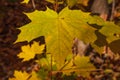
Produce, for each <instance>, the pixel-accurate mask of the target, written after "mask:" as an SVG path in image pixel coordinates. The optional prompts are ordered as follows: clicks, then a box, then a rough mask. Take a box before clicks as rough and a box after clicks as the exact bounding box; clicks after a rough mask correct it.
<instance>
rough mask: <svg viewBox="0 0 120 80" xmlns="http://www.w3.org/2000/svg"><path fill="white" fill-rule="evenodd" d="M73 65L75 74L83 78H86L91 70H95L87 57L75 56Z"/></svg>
mask: <svg viewBox="0 0 120 80" xmlns="http://www.w3.org/2000/svg"><path fill="white" fill-rule="evenodd" d="M74 64H75V65H76V68H77V70H76V73H77V74H78V75H82V76H85V77H88V76H89V72H91V71H92V70H96V68H95V67H94V65H93V64H92V63H90V58H89V57H88V56H79V55H77V56H76V57H75V60H74Z"/></svg>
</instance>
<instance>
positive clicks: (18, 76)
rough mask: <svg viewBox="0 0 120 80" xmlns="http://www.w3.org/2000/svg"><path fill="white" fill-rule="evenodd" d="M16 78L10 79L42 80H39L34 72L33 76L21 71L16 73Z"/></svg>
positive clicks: (10, 79) (11, 79)
mask: <svg viewBox="0 0 120 80" xmlns="http://www.w3.org/2000/svg"><path fill="white" fill-rule="evenodd" d="M14 77H15V78H9V80H41V79H38V77H37V74H36V73H35V72H34V71H33V72H32V73H31V74H28V73H26V72H21V71H15V73H14Z"/></svg>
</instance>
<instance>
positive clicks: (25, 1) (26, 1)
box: [21, 0, 29, 3]
mask: <svg viewBox="0 0 120 80" xmlns="http://www.w3.org/2000/svg"><path fill="white" fill-rule="evenodd" d="M28 2H29V0H24V1H22V2H21V3H28Z"/></svg>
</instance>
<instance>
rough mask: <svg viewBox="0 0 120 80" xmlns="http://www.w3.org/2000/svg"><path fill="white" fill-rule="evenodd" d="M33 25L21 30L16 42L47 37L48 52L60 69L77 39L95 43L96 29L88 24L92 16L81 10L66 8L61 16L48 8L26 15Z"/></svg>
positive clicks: (23, 27)
mask: <svg viewBox="0 0 120 80" xmlns="http://www.w3.org/2000/svg"><path fill="white" fill-rule="evenodd" d="M25 14H26V15H27V16H28V17H29V18H30V19H31V23H29V24H27V25H24V26H22V27H21V28H19V29H20V30H21V33H20V34H19V35H18V39H17V41H16V42H20V41H28V42H29V41H31V40H32V39H34V38H37V37H39V36H45V38H46V44H47V52H48V53H52V56H53V57H54V58H55V60H56V63H58V64H57V66H59V69H60V68H61V67H62V65H63V64H64V61H65V58H66V57H67V55H68V54H72V50H71V47H72V43H73V39H74V38H75V37H77V38H79V39H81V40H83V41H84V42H85V43H90V42H94V41H95V40H96V35H95V33H94V31H95V30H96V29H95V28H93V27H91V26H90V25H88V24H87V22H88V21H90V19H91V16H90V14H89V13H85V12H82V11H80V10H70V9H68V7H66V8H64V9H63V10H62V11H61V12H60V13H59V14H58V13H56V12H55V11H53V10H51V9H49V8H47V10H46V11H37V10H36V11H34V12H32V13H25Z"/></svg>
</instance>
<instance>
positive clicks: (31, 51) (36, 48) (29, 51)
mask: <svg viewBox="0 0 120 80" xmlns="http://www.w3.org/2000/svg"><path fill="white" fill-rule="evenodd" d="M44 47H45V45H39V42H35V41H34V42H33V44H32V45H31V46H30V45H25V46H22V47H21V49H22V52H20V53H19V54H18V55H17V56H18V57H19V58H23V61H28V60H30V59H33V58H34V57H35V55H36V54H41V53H42V52H43V50H44Z"/></svg>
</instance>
